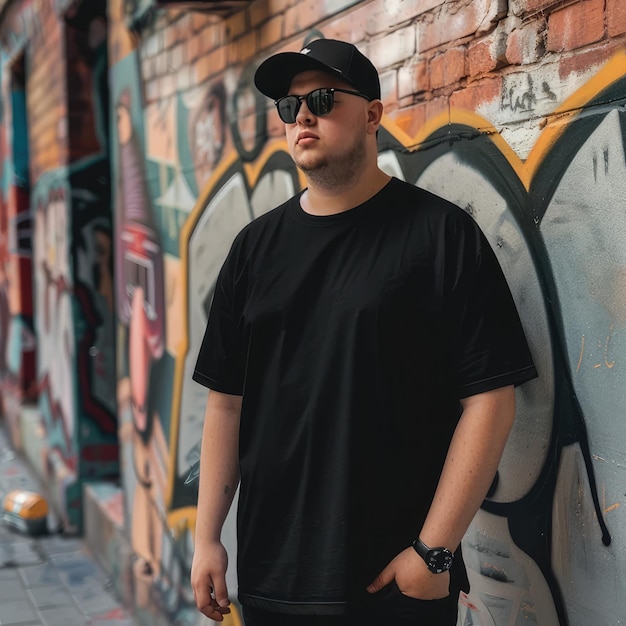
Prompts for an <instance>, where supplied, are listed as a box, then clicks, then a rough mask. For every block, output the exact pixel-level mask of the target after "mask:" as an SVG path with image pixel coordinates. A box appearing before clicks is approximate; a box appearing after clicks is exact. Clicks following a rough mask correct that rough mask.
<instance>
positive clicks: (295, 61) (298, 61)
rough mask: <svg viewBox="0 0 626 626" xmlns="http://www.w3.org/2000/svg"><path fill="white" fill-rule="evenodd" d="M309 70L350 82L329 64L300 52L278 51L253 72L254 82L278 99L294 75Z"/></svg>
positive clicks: (264, 92)
mask: <svg viewBox="0 0 626 626" xmlns="http://www.w3.org/2000/svg"><path fill="white" fill-rule="evenodd" d="M311 70H321V71H323V72H328V73H329V74H333V75H334V76H337V77H338V78H340V79H341V80H343V81H345V82H346V83H348V84H352V83H351V81H349V80H347V79H346V78H345V76H343V74H342V73H341V72H338V71H337V70H335V69H334V68H332V67H330V65H326V63H322V62H321V61H318V60H317V59H314V58H312V57H309V56H307V55H306V54H302V53H300V52H280V53H279V54H275V55H274V56H272V57H270V58H269V59H266V60H265V61H263V63H261V65H259V67H258V69H257V71H256V72H255V74H254V84H255V85H256V87H257V89H258V90H259V91H260V92H261V93H262V94H264V95H266V96H267V97H268V98H272V99H274V100H278V98H282V97H283V96H286V95H287V93H288V92H289V87H290V86H291V81H292V80H293V78H294V76H296V75H297V74H300V73H301V72H307V71H311Z"/></svg>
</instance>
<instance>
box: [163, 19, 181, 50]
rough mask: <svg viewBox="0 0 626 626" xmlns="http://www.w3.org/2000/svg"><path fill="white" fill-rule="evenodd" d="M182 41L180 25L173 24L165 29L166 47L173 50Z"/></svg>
mask: <svg viewBox="0 0 626 626" xmlns="http://www.w3.org/2000/svg"><path fill="white" fill-rule="evenodd" d="M180 40H181V34H180V33H179V26H178V24H173V25H172V26H169V27H168V28H166V29H165V47H166V48H173V47H174V46H175V45H176V44H177V43H178V42H179V41H180Z"/></svg>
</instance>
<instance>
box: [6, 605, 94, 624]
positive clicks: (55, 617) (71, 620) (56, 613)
mask: <svg viewBox="0 0 626 626" xmlns="http://www.w3.org/2000/svg"><path fill="white" fill-rule="evenodd" d="M40 613H41V617H42V620H43V623H44V624H45V625H46V626H61V625H62V626H85V625H86V624H90V623H91V620H90V619H89V618H88V617H86V616H85V615H84V614H83V613H81V612H80V611H79V610H78V609H76V608H73V607H69V606H62V607H57V608H53V609H43V610H42V611H40ZM3 626H4V625H3Z"/></svg>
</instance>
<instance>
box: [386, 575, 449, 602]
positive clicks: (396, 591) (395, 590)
mask: <svg viewBox="0 0 626 626" xmlns="http://www.w3.org/2000/svg"><path fill="white" fill-rule="evenodd" d="M387 586H388V587H389V591H390V594H391V595H392V596H394V597H398V596H399V597H400V598H402V599H403V600H408V601H409V602H421V603H423V604H431V603H437V602H448V601H449V600H450V594H448V595H447V596H444V597H443V598H435V599H434V600H424V599H422V598H414V597H413V596H409V595H407V594H406V593H403V592H402V591H401V590H400V587H398V583H397V582H396V581H395V580H392V581H391V582H390V583H389V585H387Z"/></svg>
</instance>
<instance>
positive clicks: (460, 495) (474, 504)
mask: <svg viewBox="0 0 626 626" xmlns="http://www.w3.org/2000/svg"><path fill="white" fill-rule="evenodd" d="M461 404H462V406H463V413H462V415H461V419H460V420H459V423H458V425H457V427H456V430H455V432H454V436H453V437H452V442H451V443H450V448H449V450H448V454H447V456H446V461H445V465H444V467H443V471H442V473H441V476H440V478H439V484H438V486H437V491H436V492H435V497H434V499H433V502H432V504H431V507H430V510H429V512H428V515H427V517H426V520H425V522H424V526H423V527H422V528H421V529H419V528H416V529H415V532H416V536H417V533H419V537H420V539H421V540H422V541H423V542H424V543H425V544H426V545H428V546H430V547H439V546H443V547H446V548H448V549H449V550H451V551H452V552H454V551H455V550H456V548H457V547H458V546H459V544H460V543H461V539H462V538H463V535H464V534H465V531H466V530H467V528H468V526H469V525H470V522H471V521H472V519H473V517H474V515H475V514H476V512H477V511H478V509H479V507H480V505H481V503H482V501H483V499H484V498H485V496H486V494H487V491H488V490H489V487H490V486H491V483H492V481H493V478H494V476H495V473H496V470H497V468H498V463H499V462H500V458H501V456H502V452H503V451H504V446H505V444H506V441H507V438H508V436H509V433H510V431H511V427H512V426H513V420H514V418H515V391H514V388H513V386H508V387H501V388H500V389H494V390H492V391H487V392H485V393H481V394H477V395H475V396H470V397H469V398H465V399H463V400H462V401H461ZM393 579H395V581H396V583H397V584H398V587H399V588H400V590H401V591H402V592H404V593H406V594H407V595H409V596H413V597H416V598H422V599H435V598H443V597H445V596H447V595H448V593H449V591H448V586H449V583H450V576H449V573H447V572H446V573H444V574H433V573H431V572H430V570H428V568H427V567H426V564H425V563H424V561H423V560H422V558H421V557H420V556H418V555H417V553H416V552H415V550H414V549H413V548H412V547H409V548H407V549H406V550H403V551H402V552H401V553H400V554H399V555H398V556H396V557H395V558H394V559H393V560H392V561H391V562H390V563H389V565H387V567H386V568H385V569H384V570H383V571H382V572H381V573H380V574H379V575H378V576H377V577H376V580H375V581H374V582H373V583H372V584H371V585H370V586H369V587H368V591H370V592H371V593H374V592H376V591H379V590H380V589H382V587H384V586H385V585H387V584H388V583H390V582H391V581H392V580H393Z"/></svg>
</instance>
